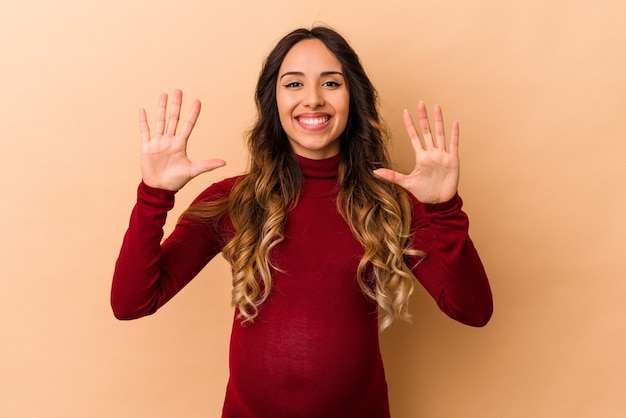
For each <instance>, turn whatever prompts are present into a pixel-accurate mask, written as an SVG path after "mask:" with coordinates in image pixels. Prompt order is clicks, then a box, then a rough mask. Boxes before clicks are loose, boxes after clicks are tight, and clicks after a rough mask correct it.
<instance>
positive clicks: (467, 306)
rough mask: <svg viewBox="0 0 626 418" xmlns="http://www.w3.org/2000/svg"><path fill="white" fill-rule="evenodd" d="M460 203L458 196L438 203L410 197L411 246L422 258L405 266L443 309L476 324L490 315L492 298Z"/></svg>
mask: <svg viewBox="0 0 626 418" xmlns="http://www.w3.org/2000/svg"><path fill="white" fill-rule="evenodd" d="M462 206H463V201H462V200H461V198H460V197H459V196H458V195H456V196H455V197H454V198H452V199H451V200H450V201H448V202H443V203H439V204H422V203H419V202H418V201H417V200H415V199H413V223H412V231H413V244H414V246H415V247H416V248H418V249H419V250H422V251H424V252H425V257H424V258H423V259H421V260H419V259H417V258H415V259H412V260H410V263H411V264H409V265H414V267H413V273H414V274H415V276H416V277H417V279H418V280H419V281H420V283H421V284H422V285H423V286H424V288H426V290H427V291H428V293H430V295H431V296H432V297H433V298H434V299H435V301H436V302H437V305H438V306H439V308H440V309H441V310H442V311H443V312H445V313H446V314H447V315H448V316H450V317H451V318H452V319H455V320H457V321H459V322H461V323H463V324H466V325H471V326H476V327H481V326H484V325H486V324H487V322H489V319H490V318H491V315H492V312H493V299H492V294H491V288H490V286H489V280H488V279H487V274H486V272H485V269H484V267H483V264H482V262H481V260H480V257H479V256H478V252H477V251H476V248H475V247H474V244H473V242H472V240H471V239H470V237H469V233H468V231H469V220H468V217H467V215H466V214H465V213H464V212H463V211H462Z"/></svg>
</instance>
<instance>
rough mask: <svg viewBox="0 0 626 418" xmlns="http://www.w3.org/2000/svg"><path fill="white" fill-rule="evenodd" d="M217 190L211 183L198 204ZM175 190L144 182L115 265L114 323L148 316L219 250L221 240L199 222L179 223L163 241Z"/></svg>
mask: <svg viewBox="0 0 626 418" xmlns="http://www.w3.org/2000/svg"><path fill="white" fill-rule="evenodd" d="M216 189H219V187H218V185H217V184H216V185H213V186H211V187H210V188H208V189H207V190H205V192H203V194H201V195H200V196H199V197H198V198H197V199H196V201H198V200H200V199H203V198H207V197H210V196H211V195H212V194H215V193H216ZM174 196H175V193H174V192H170V191H167V190H161V189H155V188H152V187H150V186H147V185H146V184H144V183H143V182H142V183H141V184H140V185H139V187H138V189H137V202H136V204H135V207H134V208H133V211H132V213H131V217H130V222H129V226H128V229H127V231H126V234H125V235H124V240H123V242H122V247H121V249H120V253H119V256H118V259H117V262H116V264H115V271H114V273H113V282H112V285H111V307H112V309H113V313H114V315H115V317H116V318H118V319H135V318H140V317H142V316H146V315H151V314H152V313H154V312H156V311H157V310H158V309H159V308H160V307H161V306H163V305H164V304H165V303H166V302H167V301H168V300H170V299H171V298H172V297H173V296H174V295H176V294H177V293H178V292H179V291H180V290H181V289H182V288H183V287H184V286H185V285H187V284H188V283H189V282H190V281H191V280H192V279H193V278H194V277H195V276H196V275H197V274H198V273H199V272H200V270H202V268H203V267H204V266H205V265H206V264H207V263H208V262H209V261H210V260H211V259H212V258H213V257H214V256H215V255H216V254H217V253H219V252H220V251H221V244H220V242H221V240H220V239H219V237H218V236H217V234H216V233H215V231H214V228H209V227H207V226H206V225H203V224H200V223H199V222H197V221H196V222H192V221H183V222H179V223H178V224H177V225H176V227H175V229H174V231H173V232H172V234H171V235H170V236H169V237H168V238H167V239H166V240H165V241H163V243H161V240H162V239H163V235H164V233H163V225H164V224H165V220H166V217H167V212H168V211H169V210H171V209H172V208H173V207H174Z"/></svg>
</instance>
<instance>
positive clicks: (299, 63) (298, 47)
mask: <svg viewBox="0 0 626 418" xmlns="http://www.w3.org/2000/svg"><path fill="white" fill-rule="evenodd" d="M286 71H298V72H302V73H305V74H306V73H322V72H326V71H342V67H341V63H340V62H339V60H338V59H337V57H336V56H335V55H334V54H333V53H332V52H330V50H329V49H328V48H327V47H326V45H325V44H324V42H322V41H320V40H319V39H306V40H304V41H300V42H298V43H297V44H295V45H294V46H293V47H292V48H291V49H290V50H289V52H287V55H285V58H284V59H283V62H282V64H281V66H280V70H279V76H280V74H282V73H283V72H286Z"/></svg>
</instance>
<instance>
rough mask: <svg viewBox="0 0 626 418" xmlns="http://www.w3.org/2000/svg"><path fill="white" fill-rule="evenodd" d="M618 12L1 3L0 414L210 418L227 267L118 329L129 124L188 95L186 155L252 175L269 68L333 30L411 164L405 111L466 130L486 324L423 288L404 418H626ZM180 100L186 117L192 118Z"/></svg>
mask: <svg viewBox="0 0 626 418" xmlns="http://www.w3.org/2000/svg"><path fill="white" fill-rule="evenodd" d="M625 14H626V6H624V3H623V2H622V1H619V0H597V1H595V2H582V1H572V0H567V1H566V0H554V1H550V2H539V1H535V2H533V1H528V0H524V1H522V0H509V1H506V2H503V1H496V0H473V1H469V0H468V1H462V0H456V1H455V0H418V1H406V2H403V1H394V0H390V1H386V2H381V1H379V0H376V1H364V0H345V1H341V2H338V1H327V0H319V1H317V2H294V1H283V0H267V1H259V2H252V1H243V0H229V1H200V0H176V1H174V0H130V1H126V0H106V1H104V0H91V1H85V0H80V1H79V0H57V1H54V2H50V1H43V0H23V1H19V2H18V1H13V2H2V5H0V20H1V24H0V51H1V55H0V118H1V119H0V141H1V145H2V147H1V148H0V196H1V206H0V221H1V222H2V225H1V231H2V239H1V240H0V266H1V269H0V272H1V273H0V274H1V282H0V416H2V417H10V418H21V417H65V418H67V417H80V418H84V417H105V418H108V417H122V418H125V417H129V418H131V417H151V418H158V417H191V418H193V417H217V416H219V414H220V411H221V405H222V401H223V396H224V390H225V385H226V380H227V376H228V365H227V350H228V341H229V336H230V327H231V322H232V315H233V311H232V309H231V307H230V305H229V298H230V289H229V288H230V276H229V269H228V266H227V265H226V263H225V262H224V260H223V259H222V258H221V257H219V258H218V259H215V260H214V261H213V262H212V263H211V264H209V266H208V267H207V268H206V269H205V270H204V271H203V272H202V273H201V274H200V275H199V276H198V277H197V278H196V279H195V280H194V281H193V282H192V283H191V284H190V285H189V286H188V287H187V288H185V289H184V290H183V291H182V292H181V293H180V294H179V295H177V297H176V298H174V299H173V300H172V301H171V302H170V303H169V304H168V305H166V306H165V307H164V308H163V309H162V310H161V311H160V312H158V313H157V314H155V315H153V316H151V317H148V318H143V319H140V320H137V321H131V322H120V321H117V320H115V319H114V317H113V315H112V313H111V310H110V307H109V289H110V281H111V275H112V271H113V266H114V262H115V260H116V257H117V253H118V250H119V246H120V244H121V240H122V236H123V234H124V231H125V229H126V226H127V223H128V218H129V215H130V211H131V208H132V206H133V204H134V200H135V191H136V186H137V185H138V183H139V181H140V172H139V164H138V155H139V154H138V152H139V131H138V125H137V110H138V109H139V108H140V107H146V108H147V110H148V114H149V117H150V118H153V117H154V108H155V105H156V100H157V98H158V95H159V94H160V93H161V92H169V93H171V92H172V91H173V90H174V89H175V88H180V89H182V90H183V91H184V93H185V98H186V101H185V105H189V103H190V100H191V99H193V98H198V99H200V100H201V101H202V103H203V109H202V114H201V116H200V119H199V121H198V124H197V128H196V130H195V131H194V134H193V136H192V138H191V142H190V146H189V153H190V156H191V158H192V159H196V160H197V159H202V158H209V157H216V158H223V159H225V160H226V161H227V162H228V165H227V166H226V167H224V168H222V169H220V170H219V171H215V172H212V173H209V174H206V175H203V176H202V177H199V178H197V179H195V180H194V181H193V182H192V183H190V184H189V185H188V186H187V187H186V188H185V189H183V190H182V191H181V192H179V193H178V195H177V206H176V208H175V209H174V210H173V211H172V213H171V216H170V217H169V219H168V224H167V226H166V229H167V231H170V230H171V228H172V226H173V225H174V221H175V219H176V217H177V216H178V214H180V212H181V211H182V210H183V209H184V208H185V207H186V206H187V205H188V204H189V203H190V202H191V200H192V199H193V197H195V195H196V194H197V193H199V192H200V191H201V190H203V189H204V188H205V187H207V186H208V185H209V184H211V183H212V182H214V181H217V180H220V179H222V178H224V177H226V176H231V175H235V174H238V173H241V172H242V171H243V170H245V168H246V164H247V160H246V149H245V146H244V141H243V136H244V133H245V131H246V130H247V129H248V128H249V127H250V125H251V122H252V120H253V118H254V103H253V90H254V85H255V83H256V79H257V75H258V72H259V69H260V66H261V63H262V61H263V59H264V57H265V55H266V54H267V53H268V52H269V51H270V50H271V48H272V47H273V45H274V44H275V42H276V41H277V40H278V39H279V38H280V37H282V36H283V35H284V34H286V33H287V32H289V31H290V30H292V29H294V28H296V27H300V26H305V27H310V26H312V25H314V24H318V23H323V24H327V25H330V26H333V27H335V28H336V29H338V30H339V31H340V32H341V33H343V34H344V35H345V36H346V37H347V38H348V40H349V41H350V42H351V43H352V45H353V46H354V48H355V49H356V50H357V52H358V53H359V55H360V57H361V59H362V61H363V63H364V65H365V67H366V69H367V71H368V73H369V75H370V77H371V79H372V81H373V82H374V84H375V85H376V86H377V88H378V90H379V92H380V96H381V106H382V114H383V116H384V117H385V120H386V121H387V123H388V125H389V126H390V128H391V130H392V132H393V150H392V153H393V157H394V160H395V161H396V163H397V167H398V168H399V169H401V170H405V171H406V170H409V169H410V168H411V164H412V163H413V161H412V156H411V148H410V146H409V143H408V140H407V138H406V136H405V134H404V132H403V128H402V123H401V113H402V109H404V108H408V109H414V108H415V105H416V104H417V102H418V101H419V100H423V101H424V102H425V103H426V104H427V105H428V106H429V108H432V106H433V105H434V104H435V103H438V104H441V105H442V106H443V109H444V117H445V118H446V124H447V127H449V126H450V124H451V123H452V120H454V119H458V120H459V121H460V125H461V158H462V160H461V162H462V170H461V186H460V193H461V195H462V197H463V198H464V201H465V210H466V211H467V212H468V214H469V215H470V220H471V228H470V234H471V236H472V238H473V239H474V241H475V243H476V245H477V247H478V249H479V252H480V254H481V256H482V259H483V262H484V264H485V266H486V269H487V271H488V274H489V276H490V279H491V283H492V286H493V292H494V298H495V313H494V316H493V319H492V321H491V322H490V323H489V324H488V325H487V326H486V327H485V328H481V329H474V328H469V327H465V326H462V325H460V324H457V323H455V322H454V321H452V320H450V319H448V318H447V317H445V315H444V314H442V313H441V312H439V311H438V310H437V308H436V306H435V304H434V302H433V301H432V300H431V299H430V297H429V296H428V295H427V294H426V292H425V291H423V290H420V291H418V292H417V293H416V294H415V296H414V298H413V300H412V302H411V310H412V313H413V314H414V321H413V324H404V323H396V324H395V325H394V326H393V327H392V328H391V329H390V330H388V331H386V332H384V333H383V334H382V336H381V339H382V350H383V355H384V360H385V364H386V369H387V377H388V383H389V391H390V400H391V408H392V413H393V416H394V417H395V418H405V417H406V418H412V417H426V418H451V417H452V418H456V417H459V418H474V417H475V418H502V417H507V418H511V417H513V418H517V417H519V418H528V417H533V418H537V417H568V418H573V417H574V418H577V417H590V418H591V417H593V418H597V417H603V418H605V417H606V418H624V417H625V416H626V355H625V353H626V303H625V300H626V280H625V274H624V271H625V268H626V261H625V260H626V256H625V252H626V216H625V214H626V195H625V181H624V178H625V176H626V158H625V153H626V59H624V56H625V55H626V25H624V22H623V16H624V15H625ZM185 109H188V107H185Z"/></svg>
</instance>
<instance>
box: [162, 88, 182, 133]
mask: <svg viewBox="0 0 626 418" xmlns="http://www.w3.org/2000/svg"><path fill="white" fill-rule="evenodd" d="M182 104H183V92H182V91H180V90H175V91H174V98H173V99H172V109H171V110H170V117H169V120H168V122H167V130H166V132H167V134H168V135H172V136H174V135H176V128H177V127H178V120H179V119H180V108H181V106H182Z"/></svg>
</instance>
